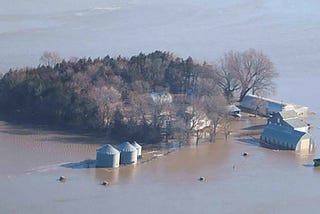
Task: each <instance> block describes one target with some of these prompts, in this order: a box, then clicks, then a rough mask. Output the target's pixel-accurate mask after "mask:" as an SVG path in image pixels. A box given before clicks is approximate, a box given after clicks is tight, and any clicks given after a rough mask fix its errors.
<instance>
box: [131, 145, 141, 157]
mask: <svg viewBox="0 0 320 214" xmlns="http://www.w3.org/2000/svg"><path fill="white" fill-rule="evenodd" d="M132 146H134V147H136V149H137V152H138V158H142V153H141V150H142V146H140V145H139V144H138V143H137V142H136V141H133V143H132Z"/></svg>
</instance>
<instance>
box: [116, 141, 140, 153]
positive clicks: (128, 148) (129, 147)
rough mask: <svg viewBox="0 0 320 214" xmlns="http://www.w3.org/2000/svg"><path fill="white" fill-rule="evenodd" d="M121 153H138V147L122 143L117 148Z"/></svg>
mask: <svg viewBox="0 0 320 214" xmlns="http://www.w3.org/2000/svg"><path fill="white" fill-rule="evenodd" d="M117 149H118V150H119V151H120V152H134V151H137V149H136V147H134V146H132V145H131V144H130V143H129V142H124V143H121V144H120V145H118V146H117Z"/></svg>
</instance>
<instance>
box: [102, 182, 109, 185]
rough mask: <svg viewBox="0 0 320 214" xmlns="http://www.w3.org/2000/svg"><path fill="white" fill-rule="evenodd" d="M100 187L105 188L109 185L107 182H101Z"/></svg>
mask: <svg viewBox="0 0 320 214" xmlns="http://www.w3.org/2000/svg"><path fill="white" fill-rule="evenodd" d="M101 185H102V186H107V185H109V182H108V181H102V183H101Z"/></svg>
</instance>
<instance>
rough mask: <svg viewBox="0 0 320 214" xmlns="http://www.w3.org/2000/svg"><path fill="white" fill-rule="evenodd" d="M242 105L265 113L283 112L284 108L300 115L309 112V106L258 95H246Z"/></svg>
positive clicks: (250, 109)
mask: <svg viewBox="0 0 320 214" xmlns="http://www.w3.org/2000/svg"><path fill="white" fill-rule="evenodd" d="M240 106H241V107H242V108H244V109H247V110H249V111H256V110H257V109H259V112H260V113H262V114H265V115H270V114H273V113H277V112H281V111H282V110H285V111H289V110H293V111H295V112H296V113H297V115H299V116H305V115H307V113H308V107H305V106H299V105H295V104H290V103H286V102H280V101H277V100H272V99H269V98H266V97H261V96H256V95H246V96H245V97H244V98H243V100H242V102H241V103H240Z"/></svg>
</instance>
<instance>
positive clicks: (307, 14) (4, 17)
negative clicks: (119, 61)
mask: <svg viewBox="0 0 320 214" xmlns="http://www.w3.org/2000/svg"><path fill="white" fill-rule="evenodd" d="M0 2H1V5H2V6H1V7H0V26H1V29H0V70H1V71H7V70H8V68H9V67H18V66H30V65H37V64H38V63H39V61H38V59H39V58H40V55H41V54H42V53H43V51H45V50H50V51H58V52H59V53H61V54H62V55H63V56H65V57H71V56H104V55H106V54H111V55H118V54H121V55H124V56H129V55H132V54H137V53H139V52H140V51H153V50H155V49H160V50H169V51H173V52H175V53H176V54H177V55H179V56H182V57H185V56H188V55H191V56H193V57H194V58H195V59H197V60H199V61H202V60H207V61H208V62H213V61H214V60H216V59H217V57H219V56H221V55H222V54H223V53H224V52H226V51H228V50H229V49H236V50H243V49H247V48H250V47H252V48H256V49H260V50H262V51H264V52H265V53H266V54H267V55H269V56H270V58H271V60H272V61H274V62H275V66H276V68H277V70H278V72H279V73H280V77H279V79H278V80H277V93H276V94H275V95H273V97H274V98H276V99H279V100H283V101H288V102H293V103H296V104H301V105H305V106H309V107H310V110H311V111H313V112H316V113H320V101H319V99H318V96H319V93H318V91H319V82H320V71H319V67H320V61H319V60H318V59H319V57H320V46H319V44H318V43H317V42H316V41H317V38H318V37H319V34H320V28H319V22H320V16H319V13H318V11H319V9H320V4H319V2H317V1H308V2H298V1H288V0H285V1H264V0H261V1H252V0H237V1H234V2H233V3H226V2H225V1H221V0H216V1H208V0H203V1H193V0H191V1H180V0H177V1H167V0H165V1H144V0H132V1H129V0H127V1H125V0H124V1H111V0H110V1H100V0H95V1H90V3H89V2H88V1H82V0H80V1H78V2H77V4H73V3H72V4H71V3H70V4H66V3H65V1H62V0H58V1H54V3H52V2H51V3H48V4H49V5H47V4H44V3H40V2H39V1H34V0H32V3H29V2H28V3H21V2H18V1H6V0H0ZM13 3H16V4H13ZM33 5H35V6H33ZM307 121H308V122H310V123H311V124H312V125H313V130H312V134H313V136H314V138H315V140H316V142H317V143H318V142H319V139H320V129H319V128H320V119H319V115H318V114H316V115H314V116H310V117H309V118H307ZM264 122H265V121H264V120H261V119H258V120H249V118H247V117H244V118H242V119H241V120H240V121H238V122H236V123H235V132H234V135H231V137H230V138H229V140H228V141H227V142H226V141H225V140H223V138H221V139H220V138H219V139H218V140H217V141H216V142H215V143H206V144H201V145H199V146H197V147H196V146H190V147H185V148H182V149H178V150H175V151H174V152H171V153H169V154H168V155H162V154H163V153H166V152H167V150H164V151H163V152H156V151H154V150H153V149H152V148H149V149H148V150H145V151H144V155H145V158H146V159H145V160H149V159H152V158H153V157H157V158H154V159H153V160H152V161H145V162H143V163H140V164H138V165H136V166H125V167H121V168H119V169H96V168H94V167H91V166H90V165H86V164H85V163H86V162H83V161H85V160H93V159H94V158H95V150H96V148H98V147H100V146H101V145H102V144H104V143H107V142H105V141H104V140H103V138H101V137H94V136H88V135H85V134H74V133H68V132H63V131H55V130H47V129H45V128H43V127H25V126H18V125H13V124H8V123H6V122H3V121H2V122H0V157H1V161H0V190H1V191H0V213H35V214H36V213H39V214H40V213H76V212H77V213H97V212H101V210H106V211H108V212H110V213H111V212H117V213H124V212H133V213H155V214H157V213H290V214H292V213H302V212H304V213H311V212H315V211H316V210H317V208H318V207H317V203H316V201H317V200H318V198H319V197H320V193H319V191H317V188H316V187H317V185H318V182H319V179H320V168H319V169H318V168H313V167H312V166H311V164H312V159H313V158H314V157H319V156H320V152H319V150H317V151H316V153H315V154H297V153H294V152H290V151H273V150H269V149H265V148H262V147H260V146H259V145H258V144H256V143H254V142H253V141H252V140H251V139H250V138H248V139H247V138H245V137H242V138H238V137H237V135H235V134H236V133H238V132H243V131H244V130H243V129H244V128H246V127H250V126H254V125H259V124H263V123H264ZM243 152H248V153H249V156H248V157H243V156H242V155H241V154H242V153H243ZM61 175H65V176H66V177H67V180H66V182H64V183H60V182H58V181H57V179H58V178H59V176H61ZM200 176H204V177H206V179H207V181H206V182H199V181H198V178H199V177H200ZM102 180H108V181H110V185H109V186H107V187H104V186H102V185H100V183H101V181H102Z"/></svg>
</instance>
